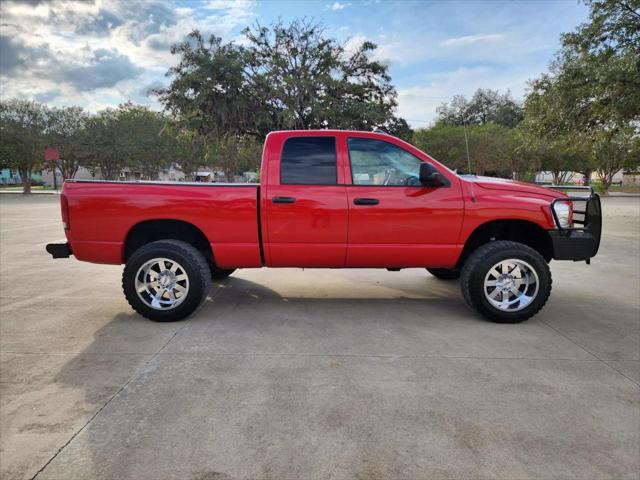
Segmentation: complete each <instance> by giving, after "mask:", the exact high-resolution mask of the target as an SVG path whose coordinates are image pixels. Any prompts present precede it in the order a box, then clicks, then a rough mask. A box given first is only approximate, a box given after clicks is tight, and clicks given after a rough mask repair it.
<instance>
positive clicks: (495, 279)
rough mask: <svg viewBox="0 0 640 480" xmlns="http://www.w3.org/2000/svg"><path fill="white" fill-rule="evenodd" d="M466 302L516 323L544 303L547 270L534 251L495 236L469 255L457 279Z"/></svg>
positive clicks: (548, 290)
mask: <svg viewBox="0 0 640 480" xmlns="http://www.w3.org/2000/svg"><path fill="white" fill-rule="evenodd" d="M460 286H461V288H462V294H463V295H464V298H465V300H466V301H467V303H468V304H469V305H470V306H471V307H473V308H474V309H476V310H477V311H478V312H480V313H481V314H482V315H483V316H485V317H486V318H488V319H489V320H492V321H494V322H498V323H518V322H522V321H524V320H527V319H528V318H531V317H532V316H534V315H535V314H536V313H538V312H539V311H540V310H541V309H542V307H544V305H545V303H546V302H547V299H548V298H549V295H550V294H551V271H550V270H549V265H548V264H547V262H546V261H545V259H544V257H543V256H542V255H540V254H539V253H538V252H537V251H535V250H534V249H532V248H531V247H528V246H527V245H523V244H521V243H517V242H511V241H504V240H498V241H495V242H491V243H488V244H486V245H483V246H481V247H480V248H478V249H477V250H476V251H475V252H473V253H472V254H471V256H469V258H468V259H467V261H466V263H465V265H464V267H463V269H462V276H461V280H460Z"/></svg>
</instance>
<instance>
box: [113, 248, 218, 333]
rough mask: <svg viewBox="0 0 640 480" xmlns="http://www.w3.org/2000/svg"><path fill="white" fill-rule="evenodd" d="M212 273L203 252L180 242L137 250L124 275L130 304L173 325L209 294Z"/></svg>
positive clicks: (137, 309) (123, 280) (123, 284)
mask: <svg viewBox="0 0 640 480" xmlns="http://www.w3.org/2000/svg"><path fill="white" fill-rule="evenodd" d="M210 279H211V271H210V270H209V266H208V265H207V260H206V259H205V257H204V256H203V255H202V253H200V251H199V250H198V249H197V248H195V247H194V246H192V245H190V244H189V243H186V242H182V241H180V240H160V241H157V242H152V243H149V244H147V245H145V246H143V247H141V248H139V249H138V250H136V251H135V252H134V253H133V254H132V255H131V257H130V258H129V260H128V261H127V263H126V265H125V267H124V272H123V274H122V289H123V291H124V295H125V297H126V298H127V301H128V302H129V305H131V307H132V308H133V309H134V310H135V311H136V312H138V313H139V314H140V315H142V316H143V317H146V318H148V319H150V320H154V321H156V322H173V321H176V320H181V319H183V318H184V317H186V316H187V315H189V314H191V313H192V312H193V311H194V310H195V309H196V308H198V306H199V305H200V303H201V301H202V299H203V298H204V297H205V296H206V295H207V293H208V291H209V285H210Z"/></svg>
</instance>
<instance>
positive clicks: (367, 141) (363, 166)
mask: <svg viewBox="0 0 640 480" xmlns="http://www.w3.org/2000/svg"><path fill="white" fill-rule="evenodd" d="M348 145H349V160H350V162H351V178H352V181H353V184H354V185H389V186H400V185H405V186H420V185H421V184H420V180H419V178H420V163H422V162H421V161H420V159H419V158H418V157H416V156H414V155H412V154H410V153H409V152H407V151H406V150H404V149H402V148H400V147H397V146H395V145H393V144H392V143H389V142H385V141H382V140H374V139H371V138H350V139H349V140H348Z"/></svg>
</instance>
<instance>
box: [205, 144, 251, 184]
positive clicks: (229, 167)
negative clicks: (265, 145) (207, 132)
mask: <svg viewBox="0 0 640 480" xmlns="http://www.w3.org/2000/svg"><path fill="white" fill-rule="evenodd" d="M260 150H261V145H260V144H259V143H258V142H257V141H256V140H255V139H254V138H252V137H250V136H248V135H243V136H239V135H232V134H228V135H223V136H221V137H218V138H215V139H212V140H211V141H210V142H209V143H208V144H207V150H206V154H205V162H206V164H207V165H209V166H210V167H212V168H214V169H220V170H222V172H224V176H225V178H226V180H227V181H228V182H232V181H233V177H234V176H235V175H241V174H242V173H244V172H246V171H254V172H255V171H257V170H258V168H259V167H260V165H259V163H260Z"/></svg>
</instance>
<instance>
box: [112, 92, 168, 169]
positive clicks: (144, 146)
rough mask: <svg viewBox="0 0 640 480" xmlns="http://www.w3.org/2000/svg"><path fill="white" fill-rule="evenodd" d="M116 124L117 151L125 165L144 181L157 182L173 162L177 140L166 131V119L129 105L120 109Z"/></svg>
mask: <svg viewBox="0 0 640 480" xmlns="http://www.w3.org/2000/svg"><path fill="white" fill-rule="evenodd" d="M115 121H116V128H115V129H116V131H117V132H118V138H117V139H116V142H115V148H116V150H117V152H118V153H119V154H120V155H121V157H122V158H123V159H124V162H125V164H126V165H127V166H128V167H129V168H130V169H132V170H133V171H135V172H137V173H140V174H141V175H142V176H143V177H144V178H148V179H152V180H155V179H156V178H157V175H158V172H159V170H160V169H162V168H165V167H167V166H169V164H170V163H171V160H172V159H173V142H174V138H173V137H172V136H171V135H169V133H168V131H166V130H165V125H166V119H165V118H164V116H163V115H162V114H161V113H159V112H154V111H152V110H150V109H149V108H147V107H144V106H141V105H136V104H134V103H131V102H129V103H125V104H123V105H120V106H119V107H118V108H117V109H116V111H115Z"/></svg>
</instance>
